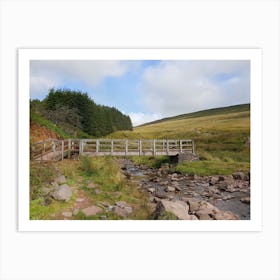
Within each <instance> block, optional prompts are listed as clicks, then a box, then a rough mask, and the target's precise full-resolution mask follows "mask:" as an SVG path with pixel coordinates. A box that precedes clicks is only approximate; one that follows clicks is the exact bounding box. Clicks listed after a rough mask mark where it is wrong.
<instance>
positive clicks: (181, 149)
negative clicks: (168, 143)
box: [179, 140, 183, 153]
mask: <svg viewBox="0 0 280 280" xmlns="http://www.w3.org/2000/svg"><path fill="white" fill-rule="evenodd" d="M179 144H180V153H182V152H183V148H182V140H180V142H179Z"/></svg>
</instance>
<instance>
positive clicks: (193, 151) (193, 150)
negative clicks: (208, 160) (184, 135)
mask: <svg viewBox="0 0 280 280" xmlns="http://www.w3.org/2000/svg"><path fill="white" fill-rule="evenodd" d="M192 153H193V154H194V153H195V149H194V140H192Z"/></svg>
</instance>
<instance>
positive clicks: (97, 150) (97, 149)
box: [96, 139, 99, 155]
mask: <svg viewBox="0 0 280 280" xmlns="http://www.w3.org/2000/svg"><path fill="white" fill-rule="evenodd" d="M98 152H99V140H98V139H96V155H98Z"/></svg>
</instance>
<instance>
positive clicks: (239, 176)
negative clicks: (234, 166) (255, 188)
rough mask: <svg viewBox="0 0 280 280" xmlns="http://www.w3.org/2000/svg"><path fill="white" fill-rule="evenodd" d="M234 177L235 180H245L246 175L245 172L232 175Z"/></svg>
mask: <svg viewBox="0 0 280 280" xmlns="http://www.w3.org/2000/svg"><path fill="white" fill-rule="evenodd" d="M232 177H233V179H235V180H244V178H245V174H244V173H243V172H241V171H239V172H235V173H233V174H232Z"/></svg>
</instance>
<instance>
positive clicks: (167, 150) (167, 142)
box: [166, 140, 169, 155]
mask: <svg viewBox="0 0 280 280" xmlns="http://www.w3.org/2000/svg"><path fill="white" fill-rule="evenodd" d="M166 152H167V155H169V140H166Z"/></svg>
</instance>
